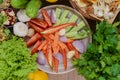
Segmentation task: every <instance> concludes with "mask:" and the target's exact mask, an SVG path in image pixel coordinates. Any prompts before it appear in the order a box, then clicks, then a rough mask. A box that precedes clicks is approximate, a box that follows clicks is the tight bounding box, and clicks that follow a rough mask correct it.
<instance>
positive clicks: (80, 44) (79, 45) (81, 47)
mask: <svg viewBox="0 0 120 80" xmlns="http://www.w3.org/2000/svg"><path fill="white" fill-rule="evenodd" d="M72 44H73V46H74V47H75V48H76V49H77V50H78V51H79V52H80V53H84V52H85V45H84V43H83V42H82V40H75V41H73V43H72Z"/></svg>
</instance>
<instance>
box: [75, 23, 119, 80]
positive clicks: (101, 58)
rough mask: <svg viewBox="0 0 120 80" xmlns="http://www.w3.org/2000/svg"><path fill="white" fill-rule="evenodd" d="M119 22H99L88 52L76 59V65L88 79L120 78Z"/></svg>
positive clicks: (105, 79) (115, 79)
mask: <svg viewBox="0 0 120 80" xmlns="http://www.w3.org/2000/svg"><path fill="white" fill-rule="evenodd" d="M117 24H118V23H115V24H113V25H112V24H109V23H108V22H107V21H103V22H101V23H100V24H97V25H96V32H95V33H93V37H92V43H90V44H89V45H88V48H87V51H86V53H85V54H83V55H82V57H81V59H74V61H73V65H74V67H76V68H77V71H78V74H81V75H84V76H85V78H86V80H120V47H119V46H120V35H119V34H118V29H117ZM118 36H119V37H118Z"/></svg>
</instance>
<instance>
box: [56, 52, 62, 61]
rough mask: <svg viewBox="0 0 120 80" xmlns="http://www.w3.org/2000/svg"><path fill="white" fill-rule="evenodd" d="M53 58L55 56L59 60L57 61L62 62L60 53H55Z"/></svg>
mask: <svg viewBox="0 0 120 80" xmlns="http://www.w3.org/2000/svg"><path fill="white" fill-rule="evenodd" d="M55 58H57V59H58V60H59V62H63V57H62V54H61V53H57V54H56V55H55Z"/></svg>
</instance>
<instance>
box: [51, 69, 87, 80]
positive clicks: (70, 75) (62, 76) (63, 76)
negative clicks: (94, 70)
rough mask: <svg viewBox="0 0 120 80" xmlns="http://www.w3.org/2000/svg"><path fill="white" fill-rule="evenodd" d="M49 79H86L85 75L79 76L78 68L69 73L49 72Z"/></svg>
mask: <svg viewBox="0 0 120 80" xmlns="http://www.w3.org/2000/svg"><path fill="white" fill-rule="evenodd" d="M49 80H85V79H84V77H82V76H78V74H77V72H76V70H74V71H72V72H69V73H67V74H59V75H52V74H49Z"/></svg>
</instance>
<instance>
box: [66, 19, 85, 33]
mask: <svg viewBox="0 0 120 80" xmlns="http://www.w3.org/2000/svg"><path fill="white" fill-rule="evenodd" d="M83 27H85V23H84V22H83V21H81V22H80V23H79V24H78V25H77V27H73V28H72V29H71V30H70V31H69V32H68V33H70V32H74V31H79V30H80V29H82V28H83Z"/></svg>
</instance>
